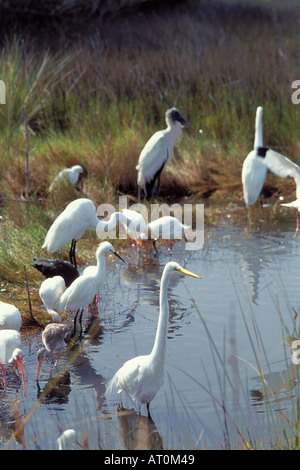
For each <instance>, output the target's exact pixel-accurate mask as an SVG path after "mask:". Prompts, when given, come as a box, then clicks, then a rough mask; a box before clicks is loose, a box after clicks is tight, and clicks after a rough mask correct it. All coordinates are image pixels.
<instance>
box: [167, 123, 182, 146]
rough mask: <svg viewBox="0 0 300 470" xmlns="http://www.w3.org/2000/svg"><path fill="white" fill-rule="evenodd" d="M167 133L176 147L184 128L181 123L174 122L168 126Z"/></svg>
mask: <svg viewBox="0 0 300 470" xmlns="http://www.w3.org/2000/svg"><path fill="white" fill-rule="evenodd" d="M166 131H167V134H168V136H169V139H170V143H171V144H172V145H174V144H175V141H176V140H177V139H178V138H179V137H181V135H182V126H181V124H180V123H179V122H173V123H172V124H168V127H167V129H166Z"/></svg>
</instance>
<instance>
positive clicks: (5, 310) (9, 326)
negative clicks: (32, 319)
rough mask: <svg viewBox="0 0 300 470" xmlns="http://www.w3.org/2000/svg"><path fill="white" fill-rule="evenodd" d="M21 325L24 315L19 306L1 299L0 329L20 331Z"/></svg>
mask: <svg viewBox="0 0 300 470" xmlns="http://www.w3.org/2000/svg"><path fill="white" fill-rule="evenodd" d="M21 326H22V317H21V314H20V311H19V310H18V309H17V307H15V306H14V305H12V304H7V303H5V302H1V301H0V330H16V331H20V328H21Z"/></svg>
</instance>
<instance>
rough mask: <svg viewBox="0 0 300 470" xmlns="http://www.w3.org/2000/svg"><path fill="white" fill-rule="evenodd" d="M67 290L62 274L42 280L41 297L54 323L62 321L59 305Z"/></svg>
mask: <svg viewBox="0 0 300 470" xmlns="http://www.w3.org/2000/svg"><path fill="white" fill-rule="evenodd" d="M65 290H66V284H65V281H64V279H63V278H62V277H61V276H54V277H50V278H48V279H46V280H45V281H44V282H42V284H41V286H40V289H39V295H40V298H41V300H42V302H43V304H44V305H45V307H46V309H47V311H48V313H49V315H50V316H51V318H52V320H53V322H54V323H61V316H60V315H59V313H58V312H57V306H58V304H59V301H60V298H61V296H62V294H63V293H64V292H65Z"/></svg>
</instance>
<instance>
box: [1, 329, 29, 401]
mask: <svg viewBox="0 0 300 470" xmlns="http://www.w3.org/2000/svg"><path fill="white" fill-rule="evenodd" d="M21 347H22V345H21V336H20V333H19V332H18V331H16V330H0V365H1V369H2V376H3V383H4V387H6V380H5V370H4V364H10V365H12V366H14V367H15V368H16V370H17V372H18V373H19V370H20V372H21V376H22V380H23V386H24V396H25V394H26V388H25V377H24V371H23V352H22V349H21Z"/></svg>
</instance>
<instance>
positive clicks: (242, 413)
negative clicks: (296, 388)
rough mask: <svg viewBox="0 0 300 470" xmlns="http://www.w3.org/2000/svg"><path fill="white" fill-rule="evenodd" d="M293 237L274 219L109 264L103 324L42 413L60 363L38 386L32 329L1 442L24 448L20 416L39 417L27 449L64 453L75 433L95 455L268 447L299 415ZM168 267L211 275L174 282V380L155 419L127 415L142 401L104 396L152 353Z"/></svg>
mask: <svg viewBox="0 0 300 470" xmlns="http://www.w3.org/2000/svg"><path fill="white" fill-rule="evenodd" d="M293 234H294V223H293V221H290V222H282V223H281V224H278V223H277V224H276V228H275V229H274V224H273V225H272V224H271V223H268V222H265V223H263V224H262V225H261V226H260V227H256V228H254V230H253V231H252V233H249V232H248V231H246V230H242V229H241V228H236V227H230V226H226V227H224V228H222V229H217V228H207V229H206V232H205V243H204V246H203V248H202V249H201V250H198V251H186V250H185V249H184V243H183V242H179V243H177V244H176V245H175V246H174V247H173V248H172V252H171V251H170V250H169V248H168V246H167V245H164V246H162V245H160V246H159V254H158V256H155V255H154V252H151V250H150V253H149V255H148V257H146V256H145V255H144V254H138V253H137V251H136V249H133V250H132V252H128V254H127V256H125V259H126V264H124V265H123V264H122V263H120V262H119V261H118V260H116V259H115V258H114V259H111V260H109V261H108V263H107V269H108V275H107V279H108V282H107V285H106V288H105V289H104V291H103V292H102V293H101V301H100V306H99V311H100V315H99V324H100V326H101V328H99V329H98V330H94V333H92V335H91V336H89V335H85V336H84V337H83V339H82V341H81V343H80V345H79V346H80V347H79V349H78V347H77V354H76V355H73V357H72V363H71V365H69V366H68V367H67V368H66V370H65V372H64V373H63V374H62V377H61V378H60V379H59V382H58V384H56V385H55V386H54V387H53V389H52V390H51V391H50V393H48V394H47V395H46V396H45V398H44V399H43V401H42V402H40V403H39V404H38V406H36V403H37V399H38V397H39V396H40V394H41V393H43V391H44V390H46V389H47V386H48V385H49V375H50V374H51V370H52V364H51V363H50V362H44V364H43V367H42V371H41V375H40V382H39V387H38V386H37V384H36V382H35V376H36V352H37V349H38V348H39V347H40V346H41V333H40V332H39V333H38V335H32V333H29V332H27V333H26V332H23V334H22V341H23V351H24V354H25V379H26V386H27V393H26V397H24V396H23V389H22V386H20V385H19V379H18V377H17V376H16V375H15V374H14V372H8V374H7V389H6V391H3V390H0V400H1V403H0V422H1V428H0V433H1V446H2V447H4V448H9V449H18V448H21V445H20V444H19V443H18V442H17V441H16V440H15V439H10V437H11V434H12V431H13V429H14V426H15V424H14V423H15V420H16V415H19V416H20V417H21V419H22V420H24V418H25V417H29V419H28V421H27V423H26V425H25V428H24V441H25V443H26V448H28V449H57V448H58V447H57V442H56V439H57V438H58V437H59V435H60V433H61V432H62V431H63V430H65V429H68V428H74V429H76V430H77V432H78V436H79V438H82V436H83V435H87V438H88V446H89V448H90V449H99V448H100V447H102V448H105V449H135V448H151V447H152V448H156V449H162V448H166V449H194V448H196V449H203V448H211V449H212V448H220V446H222V447H224V446H225V445H227V446H228V447H229V446H232V447H234V448H235V447H236V446H237V445H240V446H241V438H240V437H239V435H238V433H237V431H236V427H238V429H239V430H240V431H242V432H243V433H244V436H245V438H246V439H247V440H248V441H249V440H250V438H252V439H256V440H257V442H259V440H260V438H263V439H265V441H266V442H269V441H270V440H271V436H272V431H270V430H269V424H270V419H271V420H272V423H273V426H274V425H275V424H276V425H277V424H278V426H279V428H281V425H282V421H283V420H282V418H281V415H280V412H281V411H283V412H284V413H287V415H288V416H289V413H291V412H292V410H293V409H294V408H293V407H295V398H294V396H293V388H292V392H291V391H288V387H287V386H286V383H287V372H289V371H290V370H291V368H292V369H293V365H292V364H291V360H290V354H291V351H290V349H289V348H288V347H286V346H284V345H283V336H286V335H291V334H295V330H294V326H295V325H296V328H297V329H298V326H299V319H298V317H297V315H296V314H298V313H299V303H300V298H299V281H300V269H299V259H300V238H299V239H296V240H294V238H293ZM122 256H124V254H123V253H122ZM169 260H174V261H177V262H179V263H180V264H181V265H182V266H183V267H185V268H187V269H188V270H190V271H192V272H194V273H196V274H198V275H200V276H201V280H197V279H193V278H188V277H183V276H180V275H178V276H176V275H175V276H173V277H172V278H171V280H170V284H169V305H170V321H169V330H168V339H167V355H166V367H165V382H164V385H163V387H162V388H161V390H160V391H159V393H158V395H157V396H156V398H155V399H154V400H153V402H152V403H151V406H150V409H151V416H152V420H150V419H148V418H147V417H146V411H145V409H143V416H140V417H139V416H137V415H136V414H135V413H133V412H131V413H129V412H127V411H126V410H127V409H131V408H132V405H131V404H130V403H127V402H126V401H123V409H120V408H118V403H119V396H118V395H116V396H113V397H112V400H111V401H107V399H106V397H105V390H106V385H107V382H108V380H109V379H110V378H111V377H112V375H113V374H114V373H115V371H116V370H117V369H118V368H119V367H120V366H121V365H122V364H123V362H125V361H126V360H127V359H130V358H131V357H133V356H135V355H138V354H147V353H149V352H150V351H151V348H152V345H153V341H154V335H155V330H156V325H157V318H158V299H159V283H160V276H161V273H162V270H163V267H164V265H165V264H166V263H167V262H168V261H169ZM285 328H286V329H285ZM95 331H96V333H95ZM259 360H261V364H262V367H263V371H264V374H265V378H266V380H267V381H268V384H269V385H270V387H272V394H273V396H271V398H270V403H269V405H266V403H265V400H264V397H263V386H262V380H261V379H260V378H259V375H258V373H257V371H256V369H257V368H258V366H259V364H258V362H259ZM64 365H66V359H65V358H63V359H62V360H61V366H62V367H63V366H64ZM293 370H294V369H293ZM53 375H54V376H55V373H53ZM233 390H234V391H233ZM295 393H296V392H295ZM222 404H224V405H225V408H226V413H224V412H223V410H222V407H221V405H222ZM117 411H118V413H117ZM16 413H17V414H16ZM270 416H271V418H270ZM149 436H151V437H149ZM74 448H76V445H74Z"/></svg>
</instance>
